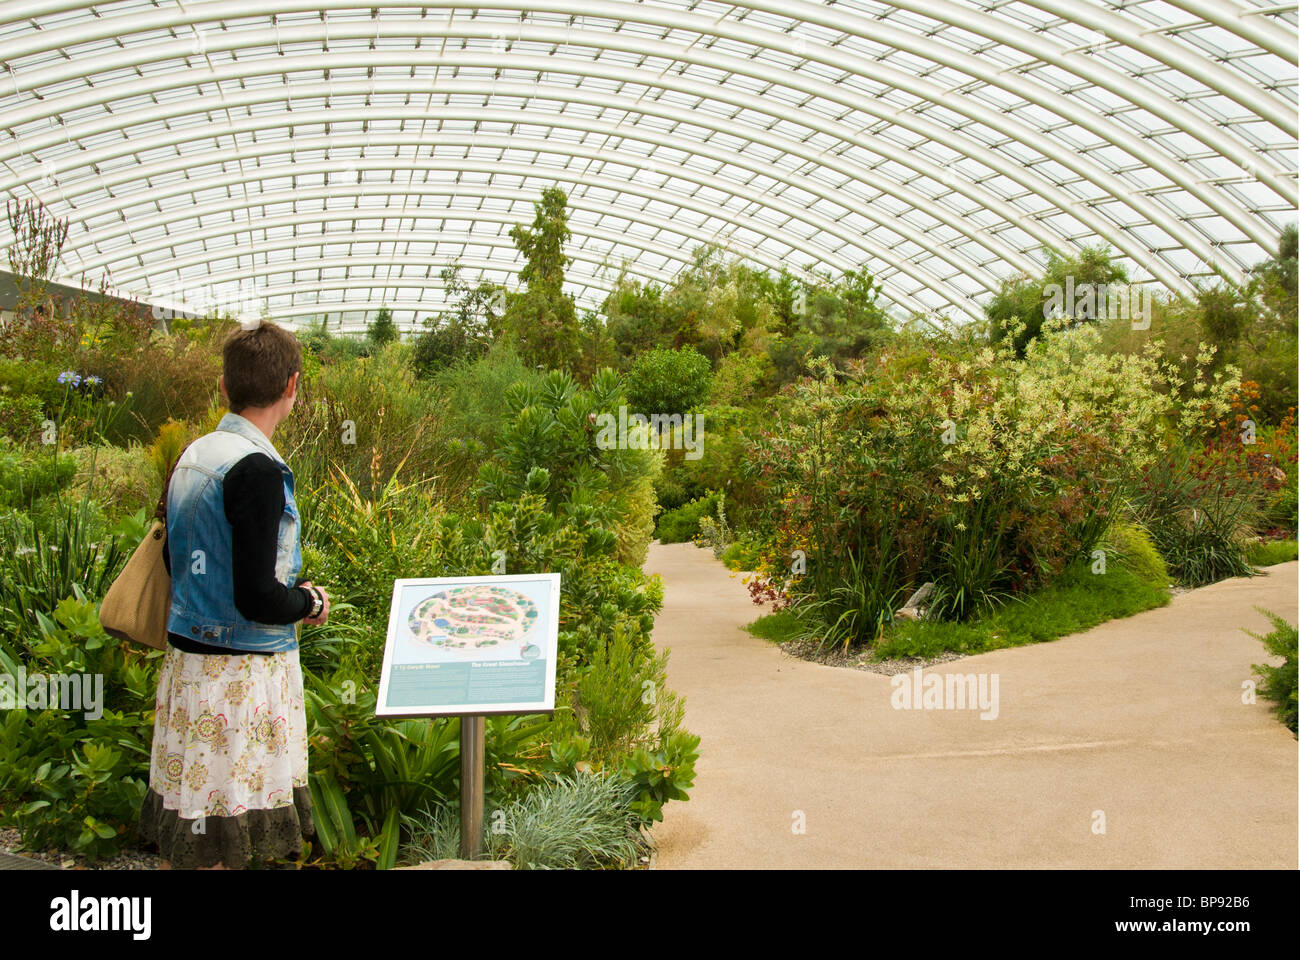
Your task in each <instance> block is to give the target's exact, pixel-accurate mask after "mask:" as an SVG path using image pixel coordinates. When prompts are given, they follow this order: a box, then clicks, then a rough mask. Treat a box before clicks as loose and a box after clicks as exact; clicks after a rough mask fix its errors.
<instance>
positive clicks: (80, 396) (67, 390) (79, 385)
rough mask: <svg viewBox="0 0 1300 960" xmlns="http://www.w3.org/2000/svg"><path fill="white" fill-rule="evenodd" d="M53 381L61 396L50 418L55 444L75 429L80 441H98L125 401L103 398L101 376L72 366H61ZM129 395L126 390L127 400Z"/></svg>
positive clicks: (109, 426) (116, 418)
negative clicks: (120, 402)
mask: <svg viewBox="0 0 1300 960" xmlns="http://www.w3.org/2000/svg"><path fill="white" fill-rule="evenodd" d="M55 382H56V383H57V384H58V385H59V386H61V387H63V397H62V400H61V402H60V404H59V410H58V414H57V415H56V416H55V418H54V424H55V434H56V437H55V439H56V441H57V442H56V446H58V447H62V446H64V443H63V441H64V437H65V434H66V433H68V432H72V433H75V435H76V436H77V437H79V438H80V439H81V440H82V441H83V442H87V441H96V440H98V441H102V440H103V438H104V434H105V433H106V432H107V431H108V430H109V429H110V428H111V427H112V426H113V424H115V423H116V422H117V420H118V418H120V417H121V416H122V415H123V413H124V412H125V411H126V409H127V407H128V405H129V404H127V403H122V404H119V403H118V402H117V401H115V400H109V399H105V390H104V378H103V377H100V376H98V375H96V374H93V373H89V374H85V375H82V374H80V373H78V372H77V371H76V370H64V371H62V372H61V373H60V374H59V375H58V376H57V377H55ZM130 397H131V395H130V394H129V393H128V394H127V399H128V400H129V399H130Z"/></svg>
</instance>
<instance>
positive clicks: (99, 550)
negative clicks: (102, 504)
mask: <svg viewBox="0 0 1300 960" xmlns="http://www.w3.org/2000/svg"><path fill="white" fill-rule="evenodd" d="M136 542H138V541H136ZM0 543H2V544H4V546H5V549H4V550H3V551H0V650H4V649H5V648H6V646H8V645H10V644H16V645H18V646H19V647H21V644H23V643H24V642H29V641H32V640H33V639H34V638H35V636H36V633H35V631H36V630H37V624H38V622H39V618H40V617H41V616H43V615H45V614H46V612H47V611H50V610H53V609H54V608H55V606H56V605H57V604H58V603H59V601H61V600H62V599H64V598H65V597H68V596H72V595H73V594H74V593H75V592H76V591H78V590H79V591H81V592H82V593H83V594H85V595H86V596H88V597H90V598H91V599H92V600H98V599H100V598H102V597H103V596H104V594H105V593H106V592H107V590H108V585H109V584H110V583H112V582H113V578H114V577H116V576H117V574H118V571H119V570H120V569H121V568H122V566H123V565H124V564H125V563H126V558H127V557H128V556H129V555H130V551H131V550H133V549H135V542H128V541H126V540H125V539H124V537H123V536H122V531H121V530H118V531H116V532H115V531H110V530H107V529H105V525H104V522H103V519H102V517H101V516H100V515H99V513H98V511H97V510H96V509H95V508H94V507H93V506H92V505H91V504H90V503H89V502H87V501H81V502H79V503H63V504H60V505H59V506H58V507H57V508H56V509H55V510H54V512H53V513H52V514H51V515H50V517H49V520H48V522H47V523H40V522H38V521H36V520H34V519H33V518H31V517H27V516H22V515H18V514H14V515H10V516H7V517H0ZM10 653H11V655H15V656H16V653H15V652H14V651H13V650H12V649H11V650H10Z"/></svg>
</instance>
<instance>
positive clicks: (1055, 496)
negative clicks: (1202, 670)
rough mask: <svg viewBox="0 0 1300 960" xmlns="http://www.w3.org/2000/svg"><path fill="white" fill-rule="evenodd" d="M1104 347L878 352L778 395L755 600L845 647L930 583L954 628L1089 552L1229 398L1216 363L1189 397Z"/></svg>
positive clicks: (758, 466) (1171, 380) (1147, 356)
mask: <svg viewBox="0 0 1300 960" xmlns="http://www.w3.org/2000/svg"><path fill="white" fill-rule="evenodd" d="M1098 337H1099V334H1098V332H1097V331H1096V330H1095V329H1093V328H1090V327H1086V326H1083V327H1067V326H1065V325H1064V324H1062V323H1052V324H1049V325H1048V326H1047V328H1046V329H1045V331H1044V333H1043V334H1042V335H1041V336H1040V337H1039V338H1037V339H1036V340H1035V341H1034V342H1033V343H1031V344H1030V345H1029V346H1028V348H1027V349H1026V351H1025V355H1024V357H1023V358H1017V357H1015V356H1014V354H1012V353H1010V352H1001V353H999V352H995V351H994V350H992V349H989V348H985V349H983V350H979V351H964V352H961V353H957V354H955V355H954V354H949V353H941V352H939V351H937V350H930V351H928V352H927V353H925V354H924V355H922V356H891V355H890V354H889V353H887V352H886V353H882V354H881V355H879V356H878V357H877V358H874V361H873V362H870V363H868V362H860V363H858V364H856V365H854V366H852V367H851V368H850V369H849V371H848V372H847V373H846V374H838V373H837V372H836V371H835V370H833V369H832V368H831V367H830V366H829V365H828V364H823V365H821V366H820V368H819V370H818V375H817V376H816V377H813V378H807V379H805V380H803V381H800V382H799V383H797V384H794V385H792V386H791V387H790V388H788V389H787V390H786V391H785V392H784V393H783V394H782V396H781V397H780V399H779V401H778V402H777V403H774V404H773V407H772V416H771V420H772V424H771V428H770V429H769V430H767V431H765V432H764V433H763V434H762V435H761V436H760V437H759V438H758V441H757V443H756V449H755V451H754V454H753V457H752V462H751V466H752V467H753V469H754V471H755V473H756V474H757V475H758V477H759V480H760V482H761V483H762V484H763V485H764V486H765V488H766V492H767V494H768V502H769V504H770V508H769V513H768V516H767V518H766V521H767V524H768V526H769V528H770V529H771V530H773V531H774V535H773V537H772V543H773V544H774V546H773V548H772V549H771V550H770V551H769V553H768V554H767V556H766V557H765V560H764V571H763V572H764V573H765V574H766V577H765V578H761V579H759V580H757V581H755V583H754V584H753V585H752V589H753V590H754V591H755V592H756V595H760V594H763V593H764V592H765V591H769V590H770V589H771V587H772V585H773V584H774V583H775V584H776V585H778V587H779V589H780V590H781V591H782V592H784V593H786V594H787V595H788V596H789V597H790V598H791V599H792V601H793V603H794V605H795V607H796V608H797V609H801V612H802V613H804V614H805V618H804V619H805V622H806V624H807V625H808V635H809V636H816V637H817V638H818V639H819V640H820V641H821V643H822V646H823V647H826V646H828V645H830V644H832V643H835V644H844V645H846V646H847V645H851V644H853V643H855V642H862V641H870V640H872V639H873V638H874V637H875V636H878V635H879V634H880V632H881V630H883V628H884V626H885V625H886V624H888V623H890V622H891V621H892V620H893V618H894V612H895V610H896V609H897V608H898V606H899V605H900V600H902V599H906V595H907V594H908V593H910V592H911V591H912V590H913V589H915V588H916V587H918V586H920V585H921V584H923V583H926V582H932V583H933V584H934V590H933V593H932V594H931V597H930V599H929V600H928V607H927V610H926V612H927V616H929V617H930V618H932V619H942V620H956V621H964V620H967V619H969V618H970V617H971V616H972V615H974V614H975V613H976V612H977V611H978V610H981V609H983V608H987V607H989V606H992V605H996V604H997V603H998V602H999V601H1002V600H1005V599H1008V598H1014V597H1019V596H1023V595H1024V594H1026V593H1027V592H1028V591H1031V590H1035V589H1038V588H1040V587H1041V586H1043V585H1044V584H1046V583H1048V582H1050V581H1051V580H1052V579H1053V578H1054V577H1056V576H1058V575H1059V574H1060V573H1061V572H1062V571H1063V570H1064V569H1065V568H1066V567H1067V565H1069V564H1070V562H1071V561H1072V560H1075V559H1076V558H1078V557H1081V556H1086V555H1087V554H1089V553H1090V551H1091V550H1092V549H1093V548H1094V547H1095V545H1096V544H1097V543H1098V542H1099V541H1100V539H1101V538H1102V536H1103V535H1104V534H1105V532H1106V529H1107V528H1108V527H1109V526H1110V525H1111V524H1112V523H1113V522H1114V521H1115V520H1116V519H1117V518H1119V517H1121V515H1122V513H1123V510H1124V506H1125V503H1126V500H1127V498H1128V496H1129V495H1130V494H1131V493H1132V491H1133V490H1134V488H1135V484H1136V482H1137V480H1138V479H1139V477H1140V476H1141V472H1142V471H1143V470H1145V469H1148V468H1150V466H1151V465H1152V464H1155V463H1157V462H1158V461H1159V460H1160V458H1161V457H1162V456H1164V455H1166V454H1167V452H1168V451H1169V450H1170V449H1172V448H1174V447H1175V446H1176V445H1177V444H1178V443H1180V442H1183V441H1184V440H1195V439H1197V438H1201V437H1205V436H1207V435H1208V434H1209V432H1210V430H1211V429H1212V427H1213V425H1214V424H1215V423H1216V422H1217V420H1218V419H1219V418H1221V417H1223V416H1224V415H1225V414H1226V413H1227V411H1228V409H1229V398H1230V396H1231V395H1232V393H1233V391H1234V390H1235V389H1236V388H1237V386H1238V380H1237V377H1236V375H1235V372H1234V371H1232V370H1231V368H1229V369H1228V370H1226V371H1219V372H1216V373H1214V374H1213V375H1211V374H1210V372H1209V360H1210V357H1211V353H1210V351H1206V352H1204V353H1203V354H1202V355H1201V356H1200V357H1199V358H1198V364H1199V365H1198V367H1197V374H1196V377H1195V380H1194V382H1192V383H1191V384H1184V383H1182V382H1181V381H1180V379H1179V374H1178V372H1177V371H1176V370H1175V369H1174V368H1173V367H1172V366H1171V365H1169V364H1168V363H1166V362H1164V361H1163V360H1162V359H1161V358H1160V356H1159V353H1158V351H1157V350H1156V349H1154V348H1153V349H1152V350H1149V351H1147V352H1146V353H1142V354H1137V355H1128V356H1122V355H1108V354H1106V353H1104V352H1102V351H1101V350H1100V349H1099V341H1098ZM1184 388H1187V389H1184ZM1182 396H1190V397H1191V398H1192V399H1191V400H1190V401H1188V402H1184V401H1182V400H1181V399H1180V397H1182Z"/></svg>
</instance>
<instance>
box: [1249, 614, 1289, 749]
mask: <svg viewBox="0 0 1300 960" xmlns="http://www.w3.org/2000/svg"><path fill="white" fill-rule="evenodd" d="M1260 613H1262V614H1264V616H1266V617H1268V619H1269V620H1270V621H1271V622H1272V624H1273V629H1272V630H1270V631H1269V632H1268V633H1267V634H1265V635H1264V636H1260V635H1259V634H1258V633H1251V632H1250V631H1249V630H1247V631H1246V633H1249V634H1250V635H1251V636H1252V637H1254V638H1255V639H1256V640H1259V641H1260V642H1261V643H1263V644H1264V648H1265V649H1266V650H1267V651H1268V652H1269V653H1270V654H1271V655H1273V656H1275V657H1281V658H1282V664H1281V666H1276V667H1274V666H1270V665H1268V664H1264V665H1260V664H1255V665H1254V667H1253V669H1254V671H1255V673H1256V674H1257V675H1258V676H1259V678H1260V681H1261V682H1260V690H1259V692H1260V694H1261V695H1262V696H1263V697H1265V698H1266V699H1268V700H1272V701H1273V702H1274V703H1276V704H1277V718H1278V719H1279V720H1281V721H1282V722H1283V723H1284V724H1286V725H1287V727H1288V728H1290V730H1291V732H1292V733H1295V732H1296V663H1297V656H1296V628H1295V627H1294V626H1292V625H1291V624H1289V623H1287V622H1286V620H1284V619H1283V618H1282V617H1280V616H1278V615H1277V614H1276V613H1271V612H1270V611H1268V610H1260Z"/></svg>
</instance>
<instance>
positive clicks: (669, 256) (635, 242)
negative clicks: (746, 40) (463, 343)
mask: <svg viewBox="0 0 1300 960" xmlns="http://www.w3.org/2000/svg"><path fill="white" fill-rule="evenodd" d="M358 219H375V218H371V217H365V218H358ZM447 219H449V220H471V221H473V222H476V223H478V222H489V223H515V222H516V220H515V218H513V217H509V216H502V215H501V214H492V213H490V212H489V211H473V212H472V213H466V214H463V215H458V216H449V217H447ZM302 222H303V223H324V222H328V221H323V220H319V219H318V220H314V221H313V220H303V221H302ZM274 226H276V227H280V226H284V224H279V223H277V224H275V225H274ZM253 229H254V230H262V229H268V228H267V227H254V228H253ZM205 232H208V233H210V232H211V231H205ZM240 232H241V233H242V232H244V231H240ZM229 234H230V231H229V230H228V229H227V230H225V231H223V232H222V234H220V235H223V236H228V235H229ZM588 235H589V236H596V235H598V236H600V238H601V239H605V240H610V241H611V242H613V241H614V240H616V239H617V238H618V237H619V236H620V234H618V233H617V232H616V231H614V230H603V229H602V230H592V231H590V232H589V233H588ZM449 237H450V238H451V239H445V238H449ZM201 239H204V237H201V236H199V235H198V234H197V233H195V234H191V233H186V234H185V236H184V237H171V238H168V239H167V241H166V242H162V241H153V242H152V244H151V249H154V250H156V249H159V248H166V247H175V246H180V245H183V244H190V243H194V242H196V241H199V240H201ZM440 239H443V240H444V242H447V243H450V244H453V245H456V246H459V245H460V244H462V243H464V244H466V245H468V246H483V247H495V248H500V249H502V250H509V251H511V252H512V254H513V256H512V257H511V258H510V259H509V260H508V261H506V260H502V261H497V262H496V266H495V269H497V270H500V271H501V272H503V273H510V272H516V271H517V270H518V268H519V266H520V260H519V257H518V253H517V251H516V249H515V245H514V242H513V241H512V240H510V238H509V237H503V236H495V237H488V236H482V237H480V236H474V235H472V234H461V233H450V234H449V233H448V232H447V231H439V232H438V233H437V234H436V235H429V236H412V235H410V234H399V235H394V233H393V232H391V231H378V230H377V231H365V230H360V231H349V232H347V233H343V232H341V231H340V232H338V233H335V234H314V233H313V234H302V235H295V236H293V237H284V238H276V239H273V240H255V241H252V242H250V243H246V244H232V245H230V246H228V247H218V248H213V249H209V250H204V251H203V252H202V253H197V254H189V255H182V256H179V257H174V258H172V259H170V260H168V261H167V263H166V270H167V272H168V273H171V272H176V273H181V272H182V271H184V270H186V269H189V268H191V267H196V266H206V265H209V264H212V263H217V262H220V261H223V260H230V259H233V258H236V257H257V256H260V255H262V254H266V253H269V252H271V251H273V250H297V249H301V248H304V247H337V246H341V245H343V244H348V243H364V244H371V243H379V244H393V245H397V246H401V245H403V244H411V243H416V244H428V243H435V244H437V243H438V242H439V240H440ZM624 242H625V243H626V244H627V245H628V246H629V247H632V248H633V249H635V250H641V251H643V252H645V253H654V254H657V255H658V256H661V257H663V258H665V259H666V260H670V261H674V262H677V263H682V264H686V263H689V260H688V259H687V258H685V257H684V256H683V255H682V251H681V249H680V248H674V247H670V246H668V245H667V244H663V243H656V242H650V241H647V240H644V239H629V240H625V241H624ZM148 252H151V250H150V249H145V248H143V247H136V246H134V245H133V246H132V247H130V248H129V249H126V250H123V251H121V252H120V254H117V255H114V256H112V257H101V258H99V259H100V260H102V261H104V262H107V263H111V262H112V261H113V260H127V259H135V258H138V257H143V256H144V255H145V254H146V253H148ZM569 255H570V256H571V257H572V258H573V259H574V260H575V261H577V262H579V263H592V264H596V265H597V266H605V267H607V268H609V269H614V268H615V264H613V263H610V262H609V258H608V257H602V256H600V255H599V253H598V252H597V251H586V250H577V251H574V252H572V253H571V254H569ZM455 259H456V258H455V257H454V256H446V257H443V260H444V261H445V262H444V264H443V265H444V266H447V265H450V264H451V262H452V261H454V260H455ZM268 265H278V266H279V268H280V269H281V270H282V271H283V272H285V273H292V272H295V271H303V270H314V269H316V266H315V262H314V261H309V260H305V261H293V260H289V261H283V262H280V263H278V264H270V263H269V261H268ZM95 266H97V264H88V265H87V267H86V270H91V269H93V268H94V267H95ZM111 274H112V276H113V279H114V281H115V283H116V284H117V285H118V286H120V287H123V288H126V287H128V286H129V285H130V284H133V283H135V282H136V281H139V280H146V281H148V280H149V279H150V276H151V275H150V273H149V268H148V267H143V266H138V267H132V268H130V269H125V270H112V271H111ZM642 275H643V276H647V277H648V278H650V279H653V280H655V281H656V282H658V283H661V284H665V285H667V284H668V283H671V281H672V278H673V277H674V276H675V274H674V273H668V272H666V271H663V270H646V271H645V272H644V273H643V274H642ZM207 276H208V274H203V275H202V277H207ZM593 276H594V274H593ZM200 285H201V284H200ZM155 292H156V291H155Z"/></svg>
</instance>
